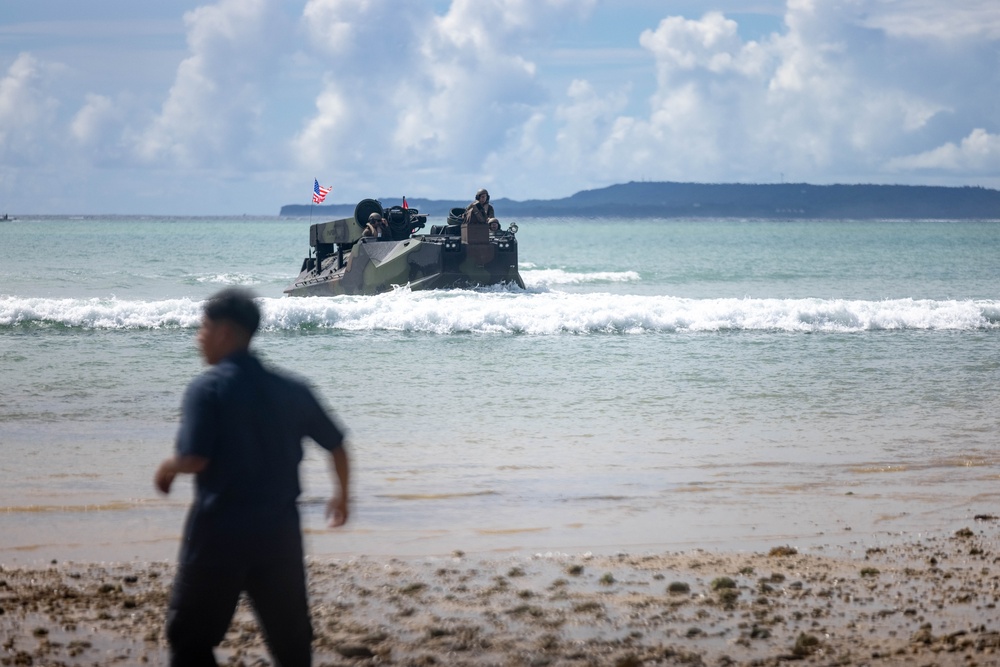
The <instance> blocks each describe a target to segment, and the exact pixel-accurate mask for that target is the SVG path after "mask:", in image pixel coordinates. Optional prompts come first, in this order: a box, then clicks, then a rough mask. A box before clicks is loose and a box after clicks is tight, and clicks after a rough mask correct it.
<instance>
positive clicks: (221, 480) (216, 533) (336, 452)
mask: <svg viewBox="0 0 1000 667" xmlns="http://www.w3.org/2000/svg"><path fill="white" fill-rule="evenodd" d="M259 324H260V311H259V309H258V308H257V304H255V303H254V301H253V297H252V295H251V294H250V293H248V292H245V291H243V290H239V289H228V290H223V291H222V292H219V293H218V294H216V295H215V296H213V297H212V298H210V299H209V300H208V301H207V302H206V304H205V310H204V317H203V319H202V324H201V328H200V329H199V330H198V347H199V348H200V350H201V354H202V356H203V357H204V358H205V361H206V362H207V363H208V364H209V365H210V366H211V368H210V369H209V370H207V371H206V372H204V373H203V374H202V375H200V376H198V377H197V378H195V379H194V380H193V381H192V382H191V384H190V385H189V386H188V388H187V392H186V393H185V395H184V404H183V414H182V416H181V425H180V431H179V432H178V434H177V446H176V454H175V455H174V456H173V457H172V458H169V459H166V460H165V461H163V463H161V464H160V467H159V468H158V469H157V471H156V475H155V478H154V482H155V484H156V488H157V489H159V490H160V491H161V492H162V493H165V494H166V493H170V487H171V485H172V484H173V481H174V478H175V477H176V476H177V475H178V474H181V473H188V474H194V475H196V478H195V497H194V503H193V504H192V505H191V509H190V511H189V513H188V517H187V522H186V524H185V527H184V541H183V543H182V544H181V549H180V556H179V563H178V570H177V577H176V579H175V581H174V587H173V594H172V595H171V599H170V606H169V609H168V612H167V639H168V640H169V642H170V661H171V663H170V664H171V665H174V666H175V667H179V666H181V665H184V666H187V667H192V666H194V667H198V666H200V665H215V664H216V661H215V655H214V653H213V648H214V647H215V646H217V645H218V644H219V642H221V641H222V639H223V637H224V636H225V633H226V630H227V629H228V627H229V623H230V621H231V620H232V617H233V613H234V612H235V610H236V604H237V602H238V601H239V597H240V594H241V593H242V592H246V594H247V596H248V597H249V599H250V601H251V603H252V604H253V608H254V611H255V612H256V614H257V618H258V620H259V621H260V624H261V626H262V627H263V629H264V635H265V638H266V640H267V645H268V648H269V649H270V651H271V655H272V656H273V657H274V659H275V661H276V662H277V663H278V665H280V666H281V667H299V666H300V665H301V666H308V665H310V664H311V662H312V646H311V644H312V625H311V624H310V620H309V605H308V601H307V599H306V578H305V565H304V562H303V550H302V531H301V529H300V525H299V511H298V506H297V505H296V500H297V498H298V496H299V493H300V488H299V471H298V466H299V462H300V461H301V460H302V440H303V438H304V437H305V436H309V437H310V438H312V439H313V440H315V441H316V442H317V443H318V444H319V445H320V446H321V447H323V448H324V449H326V450H327V451H329V452H330V459H331V467H332V472H333V476H334V477H335V478H336V483H335V492H334V494H333V496H332V497H331V499H330V501H329V503H328V504H327V517H328V518H329V521H330V526H331V527H334V526H340V525H343V523H344V522H345V521H346V520H347V512H348V485H349V479H350V472H349V464H348V458H347V453H346V451H345V449H344V445H343V443H344V435H343V432H342V431H341V429H340V428H339V427H338V426H337V424H336V423H335V422H334V421H333V420H332V419H331V417H330V415H328V414H327V412H326V411H325V410H324V409H323V408H322V407H321V406H320V404H319V402H318V401H317V400H316V397H315V396H314V395H313V393H312V391H311V390H310V389H309V387H308V386H306V385H305V384H304V383H302V382H301V381H299V380H296V379H293V378H290V377H287V376H285V375H282V374H279V373H277V372H275V371H273V370H269V369H267V368H264V367H263V366H262V365H261V363H260V361H259V360H258V359H257V357H256V356H254V355H253V354H252V353H251V352H250V349H249V348H250V340H251V338H252V337H253V335H254V333H255V332H256V331H257V327H258V326H259Z"/></svg>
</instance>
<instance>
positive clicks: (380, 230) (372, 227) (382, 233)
mask: <svg viewBox="0 0 1000 667" xmlns="http://www.w3.org/2000/svg"><path fill="white" fill-rule="evenodd" d="M361 235H362V236H369V237H371V238H374V239H377V240H379V241H390V240H392V232H391V231H389V223H388V222H386V221H385V218H381V219H379V220H373V221H371V222H369V223H368V224H367V225H365V231H364V232H363V233H362V234H361Z"/></svg>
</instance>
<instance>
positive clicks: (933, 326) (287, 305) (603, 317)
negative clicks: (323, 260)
mask: <svg viewBox="0 0 1000 667" xmlns="http://www.w3.org/2000/svg"><path fill="white" fill-rule="evenodd" d="M260 302H261V305H262V309H263V314H264V320H263V323H262V326H263V327H264V328H266V329H271V330H310V329H330V330H340V331H377V330H383V331H405V332H420V333H433V334H452V333H499V334H512V333H516V334H534V335H550V334H561V333H572V334H588V333H590V334H599V333H609V334H620V333H630V334H632V333H635V334H640V333H674V332H700V331H706V332H713V331H732V332H739V331H765V332H767V331H775V332H794V333H821V332H829V333H836V332H862V331H905V330H927V331H974V330H994V329H1000V302H998V301H992V300H946V301H936V300H928V299H892V300H885V301H865V300H848V299H751V298H742V299H735V298H721V299H687V298H678V297H671V296H640V295H620V294H608V293H588V294H568V293H561V292H552V291H528V292H522V291H520V290H516V291H515V290H503V289H493V290H482V291H480V290H445V291H433V292H431V291H428V292H410V291H409V290H408V289H406V288H403V289H398V290H396V291H395V292H390V293H387V294H380V295H378V296H366V297H360V296H344V297H333V298H323V297H311V298H290V297H285V298H263V299H261V300H260ZM200 319H201V302H200V301H197V300H192V299H166V300H160V301H133V300H124V299H115V298H110V299H46V298H23V297H13V296H0V327H4V328H14V327H31V326H57V327H60V326H61V327H66V328H82V329H109V330H129V329H169V328H183V329H187V328H196V327H197V326H198V324H199V322H200Z"/></svg>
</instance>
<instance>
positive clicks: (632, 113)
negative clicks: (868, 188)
mask: <svg viewBox="0 0 1000 667" xmlns="http://www.w3.org/2000/svg"><path fill="white" fill-rule="evenodd" d="M314 179H318V180H319V182H320V184H321V185H324V186H330V187H332V192H331V194H330V195H329V197H328V199H327V203H331V202H336V203H353V202H355V201H358V200H360V199H363V198H366V197H382V198H390V200H391V198H395V197H400V198H401V197H403V196H408V197H410V198H417V197H421V198H431V199H469V200H470V201H471V199H472V196H473V194H474V193H475V191H476V190H477V189H478V188H480V187H486V188H488V189H489V190H490V193H491V195H492V197H493V198H494V199H498V198H501V197H507V198H510V199H515V200H527V199H552V198H559V197H565V196H569V195H571V194H573V193H575V192H578V191H580V190H587V189H593V188H600V187H605V186H608V185H612V184H615V183H625V182H629V181H682V182H710V183H780V182H796V183H814V184H830V183H894V184H911V185H954V186H965V185H970V186H983V187H988V188H1000V2H997V1H996V0H787V2H781V1H779V0H742V1H736V0H708V1H699V2H696V1H694V0H690V1H689V0H218V1H216V2H207V1H205V0H202V1H201V2H199V1H197V0H161V1H158V2H136V1H135V0H91V1H89V2H80V1H79V0H31V2H21V1H14V0H7V1H6V2H4V3H3V4H2V6H0V214H3V213H8V214H11V215H18V214H21V215H29V214H84V215H87V214H94V215H97V214H122V215H130V214H148V215H240V214H248V215H249V214H253V215H276V214H277V213H278V210H279V209H280V207H281V206H282V205H283V204H293V203H300V204H308V203H309V202H310V200H311V190H312V185H313V180H314ZM387 205H388V203H387Z"/></svg>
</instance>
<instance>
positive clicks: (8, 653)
mask: <svg viewBox="0 0 1000 667" xmlns="http://www.w3.org/2000/svg"><path fill="white" fill-rule="evenodd" d="M998 529H1000V525H998V521H997V520H996V519H995V518H994V517H979V518H978V519H977V520H975V521H972V522H970V525H969V526H968V527H967V528H963V529H962V530H959V531H957V532H955V533H953V534H942V535H939V536H925V537H923V538H921V539H920V540H919V541H910V542H901V543H899V544H897V545H892V546H885V547H877V548H867V549H865V548H863V547H855V548H852V547H850V546H828V547H820V548H815V549H811V550H810V552H809V553H797V552H796V550H795V549H794V548H792V547H788V546H785V545H775V546H774V547H773V548H771V549H769V550H766V551H761V552H757V553H720V552H708V551H702V550H692V551H688V552H683V553H665V554H645V555H630V554H618V555H615V556H591V555H588V554H576V555H574V554H535V555H531V556H528V555H518V556H514V555H510V556H497V555H496V554H493V555H490V556H473V555H467V554H463V553H461V552H456V553H455V554H452V555H451V556H447V557H441V558H423V559H408V560H402V559H394V558H385V557H378V558H367V557H359V558H351V559H339V560H334V559H327V558H324V559H322V560H319V559H311V560H310V562H309V574H310V590H311V604H312V610H313V625H314V628H315V631H316V640H315V644H314V648H315V664H316V665H374V664H381V665H386V664H390V665H534V666H548V665H553V666H556V665H566V666H570V665H573V666H576V665H580V666H582V665H615V666H618V667H630V666H635V665H658V664H659V665H734V664H739V665H778V664H784V663H786V662H789V661H796V662H799V663H801V664H817V665H996V664H1000V615H998V613H997V611H996V604H997V601H998V599H1000V564H998V563H1000V549H998V546H1000V544H998V534H1000V530H998ZM173 571H174V570H173V564H172V563H167V562H153V563H144V564H140V563H131V564H82V563H72V562H66V563H62V562H55V563H52V564H51V565H49V566H47V567H44V568H21V567H11V566H3V567H2V568H0V664H3V665H108V664H123V665H133V664H135V665H141V664H164V663H165V660H166V656H167V651H166V644H165V641H164V638H163V616H164V609H165V606H166V602H167V596H168V593H169V586H170V583H171V579H172V575H173ZM217 656H218V658H219V662H220V664H230V665H265V664H270V660H269V658H268V656H267V652H266V649H265V648H264V645H263V640H262V637H261V633H260V631H259V630H258V628H257V625H256V622H255V620H254V618H253V616H252V612H251V611H250V608H249V606H247V605H246V604H245V603H243V602H241V605H240V609H239V611H238V613H237V617H236V619H235V620H234V622H233V624H232V626H231V628H230V632H229V634H228V635H227V637H226V639H225V641H224V642H223V644H222V646H221V647H220V648H219V649H218V650H217Z"/></svg>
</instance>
